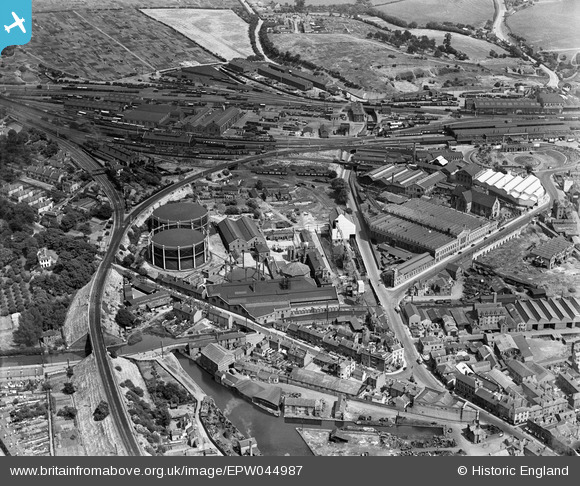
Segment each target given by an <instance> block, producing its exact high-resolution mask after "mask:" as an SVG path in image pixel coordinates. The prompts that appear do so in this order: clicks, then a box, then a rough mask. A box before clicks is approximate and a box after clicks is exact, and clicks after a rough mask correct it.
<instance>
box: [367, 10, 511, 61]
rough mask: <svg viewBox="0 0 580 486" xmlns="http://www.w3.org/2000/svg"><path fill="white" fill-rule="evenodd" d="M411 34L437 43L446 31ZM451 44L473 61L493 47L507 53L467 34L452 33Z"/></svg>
mask: <svg viewBox="0 0 580 486" xmlns="http://www.w3.org/2000/svg"><path fill="white" fill-rule="evenodd" d="M363 18H364V19H368V20H370V21H372V22H374V23H376V24H378V25H383V26H385V27H387V28H388V29H391V30H401V28H400V27H398V26H396V25H394V24H389V23H388V22H385V21H384V20H382V19H379V18H378V17H363ZM408 30H409V32H411V34H413V35H416V36H417V37H421V36H423V35H426V36H427V37H429V38H430V39H435V41H436V42H437V45H440V44H443V38H444V37H445V32H443V31H441V30H433V29H408ZM451 45H452V46H453V47H454V48H455V49H457V50H459V51H461V52H465V54H467V55H468V56H469V60H471V61H480V60H482V59H486V58H489V51H491V50H492V49H493V50H494V51H495V52H497V53H498V54H504V53H505V54H507V52H506V51H505V50H504V49H502V48H500V47H498V46H496V45H495V44H491V43H489V42H487V41H484V40H481V39H474V38H473V37H469V36H467V35H461V34H455V33H451Z"/></svg>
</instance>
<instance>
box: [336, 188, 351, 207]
mask: <svg viewBox="0 0 580 486" xmlns="http://www.w3.org/2000/svg"><path fill="white" fill-rule="evenodd" d="M336 202H337V203H338V204H346V203H347V202H348V190H347V188H346V187H343V188H342V189H340V190H339V191H337V193H336Z"/></svg>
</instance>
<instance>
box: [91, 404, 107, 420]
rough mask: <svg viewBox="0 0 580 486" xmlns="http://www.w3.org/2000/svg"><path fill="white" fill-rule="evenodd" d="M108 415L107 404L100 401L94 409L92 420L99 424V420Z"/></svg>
mask: <svg viewBox="0 0 580 486" xmlns="http://www.w3.org/2000/svg"><path fill="white" fill-rule="evenodd" d="M108 415H109V404H108V403H107V402H105V401H104V400H101V401H100V403H99V404H98V405H97V408H95V411H94V412H93V419H94V420H95V422H100V421H101V420H104V419H105V418H107V416H108Z"/></svg>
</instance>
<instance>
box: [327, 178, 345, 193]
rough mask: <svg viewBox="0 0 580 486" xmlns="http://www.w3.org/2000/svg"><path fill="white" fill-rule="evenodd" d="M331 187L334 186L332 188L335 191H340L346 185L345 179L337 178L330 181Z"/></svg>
mask: <svg viewBox="0 0 580 486" xmlns="http://www.w3.org/2000/svg"><path fill="white" fill-rule="evenodd" d="M330 187H332V189H334V190H335V191H339V190H340V189H344V188H345V187H346V182H345V180H344V179H339V178H336V179H333V180H332V181H331V182H330Z"/></svg>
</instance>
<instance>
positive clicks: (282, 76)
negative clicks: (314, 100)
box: [258, 66, 314, 91]
mask: <svg viewBox="0 0 580 486" xmlns="http://www.w3.org/2000/svg"><path fill="white" fill-rule="evenodd" d="M258 74H259V75H260V76H264V77H266V78H270V79H273V80H274V81H278V82H279V83H283V84H286V85H288V86H291V87H292V88H297V89H299V90H301V91H308V90H309V89H312V88H313V87H314V84H313V83H312V81H309V80H306V79H301V78H299V77H297V76H295V75H293V74H290V73H286V72H283V71H279V70H276V69H272V67H268V66H260V67H259V68H258Z"/></svg>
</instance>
